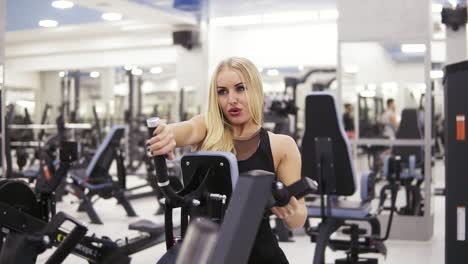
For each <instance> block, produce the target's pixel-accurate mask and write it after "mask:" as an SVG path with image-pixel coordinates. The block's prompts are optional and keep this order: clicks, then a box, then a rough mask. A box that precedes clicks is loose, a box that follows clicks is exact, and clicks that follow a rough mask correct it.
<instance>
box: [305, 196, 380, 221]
mask: <svg viewBox="0 0 468 264" xmlns="http://www.w3.org/2000/svg"><path fill="white" fill-rule="evenodd" d="M371 210H372V206H371V203H369V202H360V201H349V200H338V201H333V205H332V207H331V216H333V217H334V218H342V219H349V220H351V219H355V220H362V219H368V218H369V217H370V216H371ZM307 211H308V215H309V217H317V218H319V217H321V213H320V199H317V200H315V201H312V202H308V203H307ZM325 213H326V212H325Z"/></svg>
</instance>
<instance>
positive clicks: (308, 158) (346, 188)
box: [301, 92, 356, 195]
mask: <svg viewBox="0 0 468 264" xmlns="http://www.w3.org/2000/svg"><path fill="white" fill-rule="evenodd" d="M341 115H342V114H341V112H340V113H339V112H338V109H337V106H336V102H335V98H334V97H333V95H332V94H329V93H326V92H314V93H310V94H309V95H307V96H306V102H305V131H304V136H303V138H302V147H301V152H302V153H301V156H302V176H303V177H309V178H311V179H313V180H316V181H319V179H317V160H316V159H317V157H316V154H315V138H318V137H323V138H331V140H332V152H333V160H334V166H335V167H334V171H335V177H336V180H335V181H334V182H335V183H336V193H335V194H337V195H352V194H354V192H355V191H356V179H355V176H354V168H353V165H352V163H351V152H350V146H349V142H348V138H347V137H346V134H345V132H344V129H343V125H342V123H341V118H340V117H341Z"/></svg>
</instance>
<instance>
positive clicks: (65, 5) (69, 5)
mask: <svg viewBox="0 0 468 264" xmlns="http://www.w3.org/2000/svg"><path fill="white" fill-rule="evenodd" d="M52 6H53V7H55V8H58V9H67V8H72V7H73V6H74V4H73V2H72V1H64V0H60V1H53V2H52Z"/></svg>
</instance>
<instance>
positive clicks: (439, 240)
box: [38, 161, 445, 264]
mask: <svg viewBox="0 0 468 264" xmlns="http://www.w3.org/2000/svg"><path fill="white" fill-rule="evenodd" d="M359 167H361V166H357V168H359ZM444 174H445V169H444V163H443V161H437V162H436V163H435V166H434V168H433V187H441V186H443V185H444ZM358 175H359V174H358ZM138 183H141V179H137V177H130V178H129V184H131V185H133V184H135V185H137V184H138ZM401 196H402V195H400V197H401ZM432 201H433V203H434V204H433V210H434V216H435V224H434V235H433V237H432V239H431V240H429V241H422V242H421V241H400V240H390V241H387V242H386V245H387V249H388V255H387V257H386V258H383V257H380V256H378V255H375V256H374V257H379V263H387V264H400V263H412V264H423V263H424V264H439V263H444V245H445V241H444V240H445V197H444V196H433V200H432ZM132 205H133V206H134V208H135V211H136V212H137V214H138V215H139V216H138V217H132V218H130V217H126V215H125V211H124V210H123V209H122V207H121V206H117V205H116V201H115V200H114V199H111V200H99V201H97V202H96V203H95V207H96V210H97V212H98V214H99V215H100V216H101V218H102V220H103V222H104V225H94V224H89V225H88V227H89V229H90V230H91V231H92V232H95V233H96V235H97V236H104V235H105V236H108V237H110V238H112V239H113V240H116V239H119V238H124V237H125V236H130V237H132V236H136V235H138V234H137V232H134V231H129V230H128V229H127V226H128V224H129V223H132V222H135V221H138V220H139V219H149V220H152V221H153V222H160V223H163V221H164V219H163V217H162V216H155V215H154V213H155V212H156V209H157V203H156V200H155V198H152V197H149V198H142V199H139V200H134V201H132ZM77 206H78V204H77V203H76V200H75V199H74V197H72V196H66V197H65V199H64V201H63V202H61V203H59V204H58V205H57V209H58V210H59V211H65V212H68V213H70V214H71V215H73V216H75V217H76V218H77V219H79V220H82V221H83V222H89V220H88V218H87V216H86V215H85V214H84V213H78V212H76V208H77ZM174 219H177V214H176V213H174ZM415 228H417V227H415ZM91 231H90V232H91ZM298 233H301V232H298ZM294 240H295V242H289V243H280V246H281V248H282V249H283V250H284V252H285V254H286V256H287V257H288V259H289V261H290V263H291V264H302V263H312V258H313V255H314V248H315V244H313V243H311V242H310V239H309V237H308V236H306V235H300V234H299V235H295V236H294ZM164 253H165V244H164V243H162V244H159V245H157V246H154V247H152V248H149V249H146V250H144V251H141V252H139V253H138V254H135V255H133V256H132V263H135V264H139V263H141V264H143V263H144V264H147V263H156V261H157V260H158V259H159V258H160V257H161V256H162V255H163V254H164ZM47 255H48V254H47V252H46V253H44V254H42V255H41V256H40V257H39V260H38V263H44V260H45V259H46V256H47ZM368 256H372V254H369V255H368ZM341 257H344V254H343V253H342V252H333V251H331V250H329V249H328V250H327V263H334V259H336V258H341ZM65 263H87V262H86V261H84V260H82V259H80V258H78V257H75V256H69V257H68V258H67V259H66V261H65Z"/></svg>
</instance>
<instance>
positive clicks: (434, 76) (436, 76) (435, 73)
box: [430, 70, 444, 79]
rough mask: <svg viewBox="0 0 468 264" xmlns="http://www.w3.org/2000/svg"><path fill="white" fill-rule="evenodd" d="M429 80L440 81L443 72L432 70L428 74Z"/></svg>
mask: <svg viewBox="0 0 468 264" xmlns="http://www.w3.org/2000/svg"><path fill="white" fill-rule="evenodd" d="M430 76H431V79H440V78H442V77H444V71H442V70H432V71H431V72H430Z"/></svg>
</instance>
